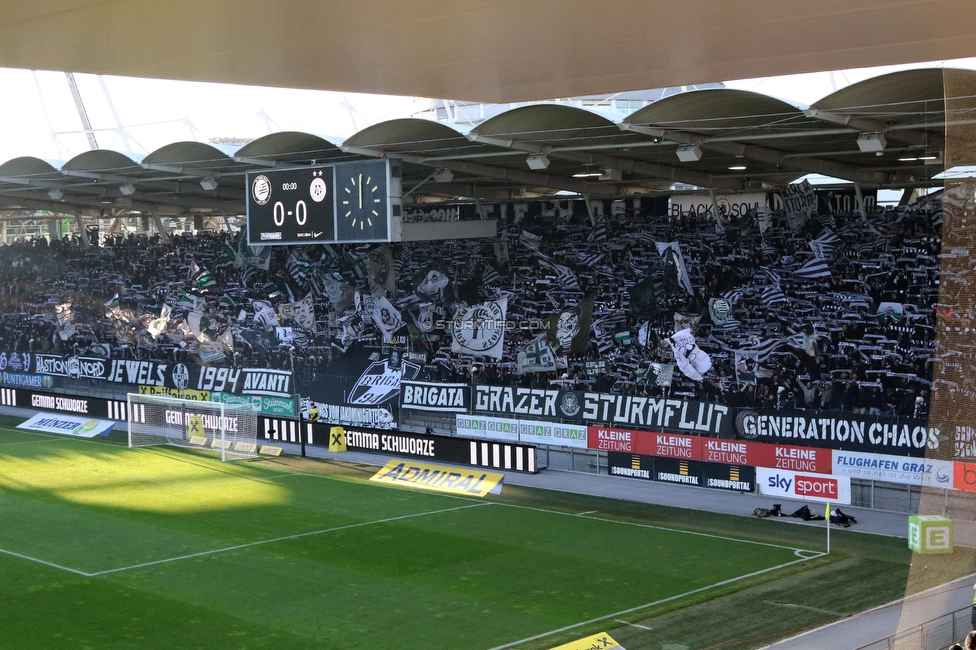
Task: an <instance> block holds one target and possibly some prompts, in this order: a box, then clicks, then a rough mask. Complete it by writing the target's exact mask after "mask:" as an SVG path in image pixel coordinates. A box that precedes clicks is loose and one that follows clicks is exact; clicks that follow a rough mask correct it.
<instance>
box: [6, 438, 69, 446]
mask: <svg viewBox="0 0 976 650" xmlns="http://www.w3.org/2000/svg"><path fill="white" fill-rule="evenodd" d="M53 440H68V438H40V439H38V440H21V441H20V442H0V447H12V446H14V445H36V444H39V443H42V442H51V441H53Z"/></svg>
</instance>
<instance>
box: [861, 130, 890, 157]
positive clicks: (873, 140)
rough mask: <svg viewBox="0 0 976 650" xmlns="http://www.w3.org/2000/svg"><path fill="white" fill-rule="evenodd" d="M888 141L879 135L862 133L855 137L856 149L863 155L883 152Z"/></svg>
mask: <svg viewBox="0 0 976 650" xmlns="http://www.w3.org/2000/svg"><path fill="white" fill-rule="evenodd" d="M887 144H888V141H887V140H885V137H884V135H883V134H881V133H862V134H861V135H859V136H857V148H858V149H860V150H861V151H863V152H864V153H871V152H877V151H884V148H885V145H887Z"/></svg>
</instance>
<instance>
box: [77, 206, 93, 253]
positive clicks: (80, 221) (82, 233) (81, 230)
mask: <svg viewBox="0 0 976 650" xmlns="http://www.w3.org/2000/svg"><path fill="white" fill-rule="evenodd" d="M75 224H76V225H77V226H78V237H80V238H81V245H82V246H83V247H84V248H91V243H90V242H89V241H88V230H86V229H85V220H84V218H82V216H81V209H79V208H75Z"/></svg>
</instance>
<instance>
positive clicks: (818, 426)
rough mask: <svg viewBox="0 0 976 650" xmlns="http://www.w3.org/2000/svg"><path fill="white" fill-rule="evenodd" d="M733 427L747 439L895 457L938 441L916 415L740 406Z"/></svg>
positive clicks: (936, 434)
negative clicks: (766, 409) (769, 411)
mask: <svg viewBox="0 0 976 650" xmlns="http://www.w3.org/2000/svg"><path fill="white" fill-rule="evenodd" d="M735 428H736V432H737V433H738V435H739V436H741V437H743V438H746V439H748V440H756V441H760V442H776V443H780V442H788V443H796V444H799V445H802V446H806V447H829V448H830V449H843V450H846V451H865V452H871V453H882V454H883V453H888V454H895V455H898V456H924V455H925V452H926V450H936V449H939V447H940V444H941V431H940V430H939V429H938V427H930V426H928V425H927V423H926V422H925V420H920V419H915V418H895V417H883V416H864V415H848V414H846V413H829V414H828V413H816V412H814V413H812V414H811V413H808V412H806V411H776V412H774V413H767V412H759V411H753V410H751V409H741V410H739V412H738V414H737V415H736V419H735Z"/></svg>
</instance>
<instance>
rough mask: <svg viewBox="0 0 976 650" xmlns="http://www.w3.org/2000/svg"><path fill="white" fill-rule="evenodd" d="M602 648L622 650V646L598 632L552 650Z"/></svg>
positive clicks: (599, 649)
mask: <svg viewBox="0 0 976 650" xmlns="http://www.w3.org/2000/svg"><path fill="white" fill-rule="evenodd" d="M604 648H620V650H624V648H623V646H621V645H620V644H619V643H617V642H616V641H614V640H613V637H611V636H610V635H609V634H607V633H606V632H600V633H599V634H594V635H593V636H588V637H586V638H585V639H580V640H579V641H573V642H571V643H567V644H565V645H561V646H557V647H555V648H553V649H552V650H603V649H604Z"/></svg>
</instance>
